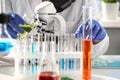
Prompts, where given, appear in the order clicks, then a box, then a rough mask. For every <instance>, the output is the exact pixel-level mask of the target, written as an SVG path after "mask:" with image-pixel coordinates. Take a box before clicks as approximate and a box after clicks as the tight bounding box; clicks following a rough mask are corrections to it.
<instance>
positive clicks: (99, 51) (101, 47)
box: [92, 34, 109, 59]
mask: <svg viewBox="0 0 120 80" xmlns="http://www.w3.org/2000/svg"><path fill="white" fill-rule="evenodd" d="M108 46H109V37H108V34H107V35H106V37H105V38H104V39H103V40H102V41H101V42H100V43H98V44H95V45H93V53H92V59H95V58H97V57H99V56H100V55H103V54H104V53H105V52H106V51H107V49H108Z"/></svg>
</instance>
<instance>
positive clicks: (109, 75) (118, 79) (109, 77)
mask: <svg viewBox="0 0 120 80" xmlns="http://www.w3.org/2000/svg"><path fill="white" fill-rule="evenodd" d="M102 57H103V56H102ZM105 57H106V56H104V57H103V58H105ZM107 57H109V56H107ZM105 59H106V58H105ZM107 59H110V60H111V59H115V60H118V59H120V56H119V55H116V56H113V55H112V57H111V56H110V57H109V58H107ZM80 75H81V74H77V75H75V77H76V78H77V77H80ZM18 76H19V75H17V77H18ZM70 76H73V74H71V75H70ZM0 80H37V74H33V75H30V76H28V75H27V77H26V76H25V78H23V77H22V79H21V78H20V79H15V69H14V66H0ZM75 80H79V79H75ZM80 80H81V79H80ZM92 80H120V68H114V69H112V68H109V69H108V68H106V69H104V68H102V69H100V68H98V69H95V68H94V69H92Z"/></svg>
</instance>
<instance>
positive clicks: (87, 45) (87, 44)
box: [82, 40, 92, 80]
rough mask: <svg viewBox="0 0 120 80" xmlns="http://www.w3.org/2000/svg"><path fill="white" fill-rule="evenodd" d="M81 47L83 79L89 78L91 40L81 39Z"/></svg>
mask: <svg viewBox="0 0 120 80" xmlns="http://www.w3.org/2000/svg"><path fill="white" fill-rule="evenodd" d="M82 45H83V47H82V49H83V65H82V66H83V72H82V79H83V80H91V58H92V40H82Z"/></svg>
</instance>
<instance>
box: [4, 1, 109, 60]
mask: <svg viewBox="0 0 120 80" xmlns="http://www.w3.org/2000/svg"><path fill="white" fill-rule="evenodd" d="M5 1H6V11H7V12H8V13H9V12H15V13H17V14H19V15H20V16H21V17H23V16H24V15H25V14H31V15H34V9H35V7H36V6H37V5H39V4H40V3H41V2H42V1H41V0H5ZM50 1H51V2H53V4H54V6H55V8H56V10H57V12H58V13H59V14H60V15H61V16H62V17H63V18H64V19H65V21H66V24H67V30H66V33H75V37H76V38H79V37H81V36H80V35H81V29H80V28H81V26H82V25H81V24H82V6H83V5H84V4H85V1H86V0H50ZM89 1H90V0H89ZM90 4H92V5H93V7H94V9H93V10H94V11H93V12H94V14H93V15H94V18H93V19H94V20H93V26H92V28H93V56H92V57H93V58H97V57H99V56H100V55H102V54H104V53H105V52H106V51H107V49H108V46H109V37H108V34H107V32H106V30H105V29H104V27H103V26H102V25H101V24H100V23H99V22H98V20H99V16H98V12H97V11H98V9H97V3H96V0H91V2H90ZM12 18H13V19H14V16H12ZM15 29H16V30H18V31H17V32H20V33H23V32H24V30H23V29H20V27H19V26H18V27H14V26H10V27H8V32H9V33H10V34H11V36H12V37H13V38H17V33H16V31H14V30H15Z"/></svg>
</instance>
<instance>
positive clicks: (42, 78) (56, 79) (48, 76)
mask: <svg viewBox="0 0 120 80" xmlns="http://www.w3.org/2000/svg"><path fill="white" fill-rule="evenodd" d="M38 80H61V79H60V75H57V74H56V73H54V72H41V73H40V75H39V78H38Z"/></svg>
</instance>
